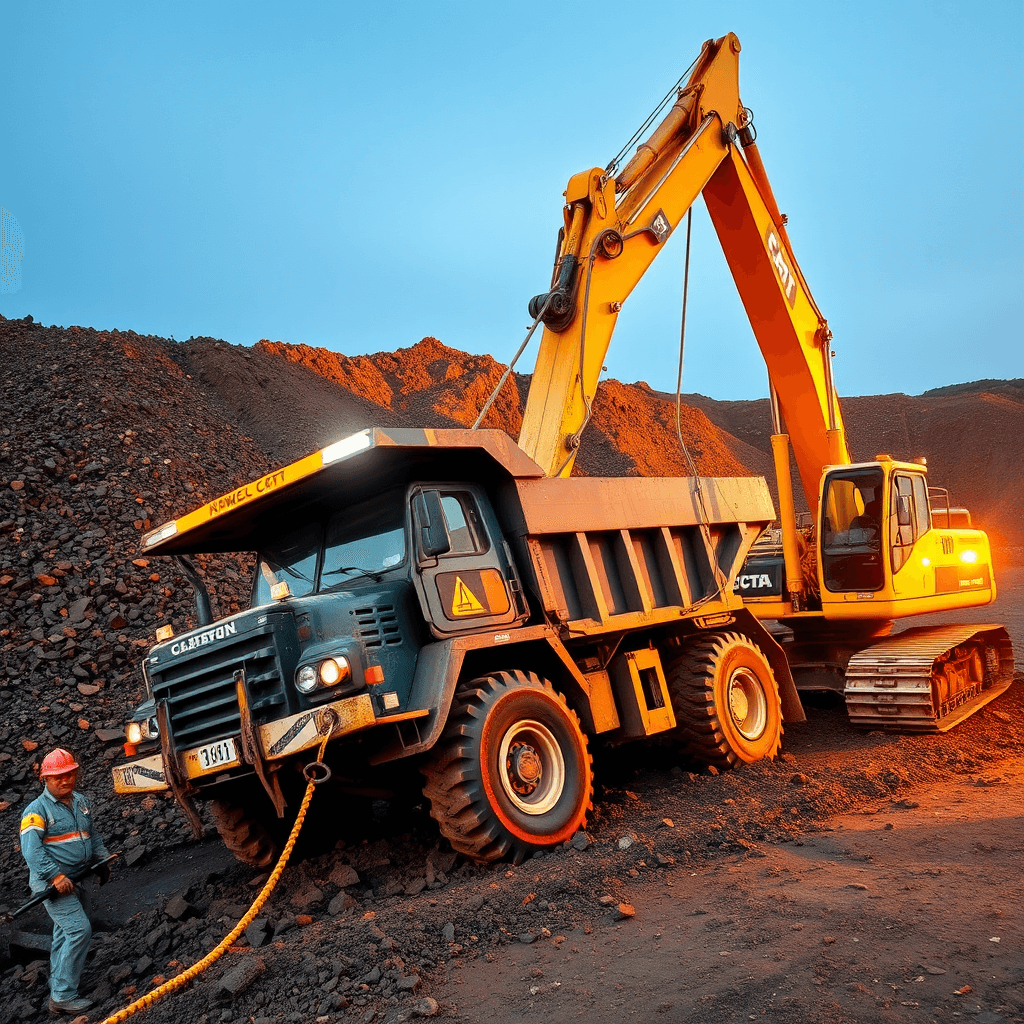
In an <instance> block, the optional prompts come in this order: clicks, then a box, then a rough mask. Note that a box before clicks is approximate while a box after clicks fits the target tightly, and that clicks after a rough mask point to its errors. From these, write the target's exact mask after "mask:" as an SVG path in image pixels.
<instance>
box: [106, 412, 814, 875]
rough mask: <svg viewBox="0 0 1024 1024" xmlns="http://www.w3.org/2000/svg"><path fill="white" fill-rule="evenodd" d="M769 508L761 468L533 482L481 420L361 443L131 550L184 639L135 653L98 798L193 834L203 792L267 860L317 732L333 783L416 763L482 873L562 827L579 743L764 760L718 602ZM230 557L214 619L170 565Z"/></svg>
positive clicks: (777, 656) (573, 801) (776, 702)
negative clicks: (246, 577)
mask: <svg viewBox="0 0 1024 1024" xmlns="http://www.w3.org/2000/svg"><path fill="white" fill-rule="evenodd" d="M773 516H774V508H773V505H772V502H771V498H770V495H769V493H768V489H767V487H766V485H765V482H764V480H763V479H761V478H756V477H751V478H737V479H714V478H706V479H704V478H702V479H690V478H679V479H651V478H641V477H635V478H629V479H614V480H612V479H603V478H586V477H581V478H573V479H551V478H549V477H546V476H545V474H544V471H543V470H542V469H541V467H540V466H538V465H537V463H535V462H534V461H533V460H532V459H530V458H529V457H528V456H526V455H525V454H524V453H523V451H522V450H521V449H520V448H519V447H518V446H517V445H516V444H515V443H514V442H513V441H512V439H511V438H510V437H509V436H508V435H507V434H505V433H503V432H501V431H494V430H477V431H470V430H458V429H451V430H415V429H399V430H383V429H380V428H371V429H367V430H364V431H360V432H358V433H356V434H354V435H352V436H351V437H348V438H345V439H343V440H340V441H338V442H337V443H335V444H333V445H330V446H328V447H327V448H324V449H322V450H320V451H318V452H315V453H313V454H312V455H309V456H307V457H306V458H304V459H300V460H299V461H298V462H295V463H292V464H291V465H289V466H286V467H284V468H282V469H280V470H277V471H275V472H273V473H270V474H266V475H264V476H262V477H260V478H258V479H256V480H254V481H252V482H250V483H248V484H246V485H244V486H242V487H238V488H235V489H234V490H232V491H230V492H228V493H227V494H225V495H222V496H221V497H218V498H216V499H214V500H212V501H209V502H207V503H205V504H204V505H203V506H201V507H200V508H198V509H196V510H194V511H193V512H191V513H189V514H188V515H185V516H184V517H182V518H180V519H177V520H175V521H172V522H170V523H167V524H164V525H162V526H159V527H157V528H156V529H154V530H152V531H150V532H149V533H148V534H147V535H146V536H145V537H144V539H143V542H142V548H143V551H144V552H145V553H146V554H147V556H156V555H169V556H175V557H177V558H178V559H179V561H180V564H181V565H182V568H183V570H184V571H185V572H186V574H187V575H188V576H189V578H190V579H192V581H193V584H194V586H195V587H196V597H197V601H196V606H197V614H198V617H199V625H198V626H197V628H194V629H191V630H188V631H185V632H181V633H178V634H177V635H172V629H171V627H170V626H167V627H164V629H163V630H162V632H161V633H160V637H161V639H160V642H158V643H157V644H156V646H155V647H153V649H152V650H151V652H150V653H149V655H148V656H147V657H146V659H145V662H144V665H143V668H144V676H145V684H146V690H147V699H146V700H145V701H144V702H143V703H142V704H141V705H140V706H139V708H138V709H137V711H136V713H135V714H134V716H133V720H132V721H131V722H130V723H129V725H128V727H127V735H128V739H129V743H128V745H127V750H128V751H129V760H128V761H127V762H126V763H124V764H119V765H117V766H116V767H115V768H114V770H113V774H114V784H115V789H116V790H117V792H118V793H122V794H130V793H147V792H157V791H167V790H169V791H170V792H172V793H173V794H174V797H175V798H176V799H177V800H178V802H179V803H180V804H181V806H182V807H183V808H184V809H185V811H186V813H187V814H188V816H189V818H190V820H191V821H192V822H193V823H194V824H195V825H196V826H197V827H198V826H199V816H198V810H197V801H208V802H209V807H210V808H211V811H212V815H213V818H214V820H215V821H216V823H217V827H218V829H219V831H220V834H221V836H222V837H223V839H224V842H225V843H226V845H227V846H228V847H229V848H230V849H231V850H232V851H233V853H234V854H235V855H236V856H237V857H238V858H239V859H241V860H243V861H245V862H247V863H251V864H254V865H259V866H266V865H267V864H269V863H271V861H272V859H273V858H274V856H275V855H276V852H277V845H278V843H279V835H280V829H279V827H278V823H279V822H280V821H285V820H287V817H288V808H289V807H290V808H291V810H292V813H294V809H295V804H296V796H297V794H298V793H299V792H300V790H301V786H302V784H303V783H302V780H303V776H302V769H303V768H304V766H305V765H307V764H308V763H309V761H310V758H311V751H312V750H313V749H314V748H315V747H316V746H317V745H318V744H319V743H320V740H321V738H322V737H323V736H325V735H329V736H330V737H331V741H330V743H329V745H328V747H327V753H326V754H325V761H326V763H327V765H328V767H329V768H330V769H331V770H332V772H333V775H334V776H335V777H336V778H337V779H338V780H348V781H349V782H351V781H352V780H354V779H364V780H365V779H367V778H372V772H373V771H374V770H375V769H378V768H382V767H383V766H386V765H388V764H389V763H393V762H398V761H403V762H405V763H406V764H407V765H408V766H409V770H410V771H416V770H419V771H421V772H422V773H423V775H424V777H425V784H424V786H423V793H424V794H425V796H426V797H427V799H428V800H429V804H430V811H431V814H432V815H433V817H434V818H435V819H436V820H437V822H438V825H439V827H440V830H441V832H442V834H443V835H444V836H445V837H446V838H447V839H448V840H449V842H450V843H451V844H452V846H453V847H454V848H455V849H456V850H458V851H460V852H462V853H465V854H467V855H469V856H471V857H474V858H476V859H479V860H485V861H486V860H494V859H498V858H503V857H512V858H517V857H522V856H524V855H525V854H527V853H528V852H529V851H531V850H534V849H540V848H544V847H549V846H552V845H556V844H559V843H563V842H565V841H567V840H568V839H570V838H572V836H573V835H574V834H575V833H576V832H577V831H578V830H580V829H582V828H583V827H584V825H585V822H586V817H587V813H588V811H589V810H590V808H591V806H592V795H593V770H592V758H591V754H590V752H589V747H588V738H590V737H601V738H602V739H605V740H608V741H610V742H613V743H618V742H626V741H630V740H638V739H643V738H646V737H650V736H654V735H659V734H660V735H664V736H667V737H672V738H673V739H674V740H676V741H677V742H678V743H679V744H680V745H681V747H682V748H684V749H686V750H688V751H690V752H691V753H692V755H693V756H694V757H695V758H697V759H698V760H700V761H702V762H703V763H705V764H715V765H717V766H719V767H721V768H727V767H729V766H731V765H734V764H738V763H741V762H750V761H756V760H759V759H761V758H765V757H768V758H770V757H773V756H774V755H775V754H776V752H777V751H778V749H779V745H780V742H781V737H782V728H783V719H786V720H790V721H800V720H802V719H803V712H802V708H801V705H800V700H799V697H798V695H797V692H796V689H795V688H794V685H793V680H792V677H791V675H790V672H789V669H788V667H787V665H786V659H785V656H784V655H783V653H782V650H781V648H780V647H779V645H778V644H777V643H776V642H775V640H773V639H772V637H771V636H770V635H769V633H768V632H767V631H766V630H765V628H764V627H763V626H762V625H761V624H760V623H759V622H758V621H757V620H756V619H755V618H754V616H753V615H751V613H750V612H749V611H748V610H747V609H746V608H745V607H744V606H743V602H742V600H741V598H740V597H739V596H738V593H737V591H736V590H735V589H734V583H735V580H736V576H737V573H738V572H739V570H740V567H741V566H742V564H743V561H744V559H745V558H746V556H747V554H748V552H749V551H750V548H751V545H752V544H753V543H754V541H755V540H756V538H757V537H758V536H759V535H760V533H761V532H762V530H763V529H764V527H765V526H766V525H767V523H768V522H769V521H770V520H771V519H772V518H773ZM236 551H246V552H249V551H252V552H256V563H255V572H254V577H253V585H252V593H251V601H250V607H249V608H247V609H246V610H245V611H242V612H239V613H238V614H235V615H231V616H228V617H225V618H222V619H219V620H216V621H214V620H213V619H212V617H211V615H210V598H209V595H208V593H207V590H206V587H205V584H204V582H203V580H202V578H201V576H200V575H199V573H198V572H197V570H196V568H195V566H194V564H193V563H192V561H191V559H190V557H189V556H192V555H197V554H204V553H206V554H210V553H217V552H236ZM343 791H344V786H343V785H340V787H339V800H340V801H342V803H341V804H339V809H338V810H337V811H332V812H331V814H332V815H335V816H337V815H339V814H344V813H345V812H344V811H343V810H341V807H343V806H344V804H343V801H344V795H342V794H343ZM321 803H322V805H323V803H324V802H323V801H322V802H321ZM322 813H323V812H322Z"/></svg>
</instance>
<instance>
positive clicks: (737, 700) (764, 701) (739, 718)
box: [727, 668, 768, 740]
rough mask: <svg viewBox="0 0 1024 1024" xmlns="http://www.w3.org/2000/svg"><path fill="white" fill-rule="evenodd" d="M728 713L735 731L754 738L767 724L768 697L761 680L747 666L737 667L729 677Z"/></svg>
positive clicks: (744, 736) (750, 738)
mask: <svg viewBox="0 0 1024 1024" xmlns="http://www.w3.org/2000/svg"><path fill="white" fill-rule="evenodd" d="M727 696H728V701H729V714H730V717H731V718H732V723H733V725H734V726H735V727H736V731H737V732H739V734H740V735H741V736H742V737H743V738H744V739H748V740H756V739H758V738H759V737H760V736H761V734H762V733H763V732H764V730H765V726H766V725H767V724H768V698H767V697H766V696H765V692H764V687H763V686H762V685H761V680H760V679H758V678H757V675H756V674H755V673H754V672H752V671H751V670H750V669H749V668H738V669H736V671H735V672H733V674H732V675H731V676H730V677H729V692H728V695H727Z"/></svg>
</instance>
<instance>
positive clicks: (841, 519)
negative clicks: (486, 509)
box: [519, 33, 1013, 732]
mask: <svg viewBox="0 0 1024 1024" xmlns="http://www.w3.org/2000/svg"><path fill="white" fill-rule="evenodd" d="M739 53H740V42H739V39H738V38H737V37H736V36H735V35H733V34H732V33H730V34H728V35H726V36H723V37H722V38H721V39H717V40H708V41H707V42H706V43H705V44H704V46H703V48H702V50H701V53H700V55H699V57H698V58H697V60H696V61H695V63H694V65H693V67H692V73H691V74H690V76H689V80H688V81H687V82H686V84H685V85H683V86H681V87H679V88H677V89H676V90H674V92H673V95H674V96H675V102H674V104H673V105H672V106H671V108H670V110H669V112H668V113H667V115H666V116H665V117H664V119H663V120H661V122H660V123H659V124H658V125H657V127H656V128H654V130H653V131H652V132H651V134H650V135H649V136H648V138H647V139H646V140H645V141H644V142H642V143H641V144H640V145H639V146H638V148H637V150H636V153H635V155H633V156H632V158H631V159H629V161H628V162H627V163H626V164H625V166H624V167H622V168H621V170H620V169H619V166H618V160H616V161H613V162H612V164H610V165H609V166H608V167H607V168H599V167H595V168H591V169H590V170H586V171H582V172H581V173H579V174H575V175H573V177H572V178H570V179H569V183H568V186H567V187H566V190H565V206H564V211H563V213H564V226H563V228H562V229H561V231H560V232H559V241H558V250H557V256H556V259H555V266H554V271H553V274H552V280H551V286H550V288H549V290H548V291H547V292H545V293H543V294H541V295H537V296H536V297H534V298H533V299H532V300H531V303H530V312H531V315H532V316H534V317H535V318H539V319H540V321H542V322H543V325H544V330H543V334H542V338H541V343H540V351H539V354H538V357H537V363H536V368H535V370H534V374H533V380H532V383H531V385H530V390H529V395H528V398H527V402H526V409H525V413H524V418H523V427H522V432H521V434H520V438H519V444H520V447H522V448H523V449H524V451H525V452H526V453H527V454H528V455H530V456H531V457H532V458H533V459H534V460H535V461H536V462H538V463H539V464H540V465H541V466H542V467H543V468H544V469H545V471H546V472H547V474H548V475H549V476H568V475H569V474H570V473H571V472H572V467H573V462H574V459H575V457H576V453H577V450H578V448H579V445H580V438H581V435H582V432H583V429H584V428H585V426H586V425H587V422H588V421H589V419H590V415H591V404H592V402H593V399H594V396H595V393H596V390H597V386H598V378H599V375H600V372H601V369H602V365H603V363H604V359H605V355H606V353H607V351H608V347H609V345H610V342H611V339H612V333H613V331H614V329H615V325H616V323H617V320H618V316H619V313H620V311H621V310H622V309H623V306H624V304H625V302H626V300H627V299H628V297H629V295H630V293H631V292H632V290H633V288H634V287H635V286H636V284H637V283H638V282H639V281H640V279H641V277H642V276H643V275H644V273H645V272H646V271H647V269H648V268H649V267H650V265H651V264H652V262H653V261H654V260H655V258H656V257H657V256H658V254H659V253H660V252H661V251H662V248H663V247H664V245H665V243H666V241H667V240H668V238H669V236H670V235H671V234H672V232H673V231H674V230H675V229H676V228H677V227H679V226H680V224H681V223H682V222H683V220H684V219H685V217H686V216H687V212H688V211H689V210H690V207H691V206H692V205H693V203H694V202H695V201H696V199H697V197H698V196H699V195H700V196H703V198H704V201H705V203H706V205H707V209H708V212H709V214H710V216H711V221H712V223H713V224H714V227H715V231H716V232H717V234H718V238H719V241H720V242H721V245H722V248H723V250H724V253H725V256H726V259H727V261H728V264H729V268H730V270H731V272H732V275H733V279H734V281H735V283H736V287H737V289H738V291H739V294H740V298H741V299H742V301H743V305H744V308H745V310H746V313H747V317H748V318H749V320H750V325H751V327H752V329H753V331H754V335H755V337H756V339H757V343H758V345H759V347H760V350H761V353H762V355H763V357H764V360H765V363H766V364H767V367H768V375H769V381H770V398H771V410H772V420H773V436H772V451H773V456H774V466H775V475H776V482H777V486H778V496H779V506H780V508H779V520H780V521H779V525H778V526H777V528H776V529H775V530H770V531H768V532H767V533H766V535H765V536H764V537H763V538H762V540H761V542H760V543H759V544H758V545H756V546H755V548H754V549H753V551H752V553H751V555H750V556H749V558H748V559H747V562H746V565H745V566H744V569H743V570H742V571H741V573H740V574H739V575H738V577H737V579H736V581H735V584H734V586H736V587H737V588H738V589H739V592H740V595H741V596H742V597H743V599H744V603H745V604H746V606H747V607H748V608H749V609H750V610H751V611H752V612H753V613H754V615H756V616H757V617H758V618H759V619H763V620H771V621H772V623H773V624H775V625H773V629H774V630H775V632H776V635H777V636H778V638H779V639H780V640H781V642H782V646H783V649H784V650H785V651H786V654H787V657H788V660H789V664H790V668H791V670H792V673H793V677H794V680H795V682H796V684H797V687H798V689H801V690H834V691H838V692H840V693H842V694H843V695H844V696H845V700H846V705H847V708H848V710H849V713H850V717H851V719H852V720H853V722H854V723H855V724H856V725H858V726H860V727H863V728H874V729H879V728H881V729H892V730H898V731H914V732H942V731H945V730H947V729H950V728H952V727H953V726H954V725H956V724H957V723H958V722H960V721H962V720H963V719H964V718H966V717H967V716H968V715H970V714H972V713H973V712H974V711H976V710H977V709H978V708H979V707H981V706H983V705H984V704H986V703H988V701H990V700H992V699H993V698H994V697H996V696H998V695H999V694H1000V693H1001V692H1003V690H1005V689H1006V688H1007V687H1008V686H1009V684H1010V682H1011V681H1012V678H1013V652H1012V646H1011V643H1010V639H1009V635H1008V633H1007V631H1006V629H1005V628H1003V627H1002V626H1000V625H995V624H988V625H975V624H972V625H945V626H927V627H916V628H910V629H906V630H904V631H902V632H899V633H896V634H893V633H892V627H893V624H894V621H895V620H899V619H903V618H905V617H907V616H912V615H920V614H924V613H934V612H945V611H949V610H951V609H957V608H969V607H976V606H981V605H987V604H990V603H991V602H993V601H994V600H995V598H996V584H995V579H994V577H993V573H992V558H991V552H990V548H989V542H988V538H987V537H986V535H985V534H984V533H983V532H982V531H980V530H977V529H971V528H969V523H970V519H969V516H967V517H966V523H967V524H968V526H967V528H960V527H959V526H957V527H956V528H954V527H953V524H954V523H962V522H964V521H965V517H963V516H955V515H954V513H958V512H962V511H963V510H956V509H950V507H949V499H948V494H945V492H944V491H940V489H937V488H935V489H929V487H928V482H927V470H926V467H925V465H924V460H923V459H919V460H917V461H916V462H900V461H896V460H894V459H893V458H891V457H890V456H889V455H878V456H876V457H875V459H873V460H872V461H870V462H857V463H854V462H853V460H852V458H851V455H850V451H849V449H848V447H847V442H846V434H845V430H844V427H843V417H842V412H841V409H840V403H839V398H838V396H837V394H836V388H835V383H834V380H833V375H832V362H831V358H832V352H831V338H832V333H831V331H830V330H829V325H828V321H827V320H826V319H825V317H824V315H823V314H822V312H821V310H820V309H819V308H818V305H817V304H816V302H815V301H814V298H813V296H812V295H811V291H810V288H809V287H808V285H807V282H806V280H805V278H804V275H803V273H802V272H801V270H800V265H799V263H798V262H797V260H796V257H795V256H794V255H793V249H792V245H791V243H790V240H789V236H788V233H787V231H786V218H785V217H784V216H782V215H781V214H780V213H779V209H778V205H777V203H776V201H775V197H774V195H773V192H772V188H771V185H770V184H769V181H768V177H767V175H766V173H765V169H764V165H763V163H762V161H761V157H760V154H759V152H758V148H757V144H756V142H755V138H756V132H755V130H754V125H753V117H752V114H751V111H750V110H749V109H748V108H747V107H745V106H744V105H743V103H742V101H741V99H740V93H739ZM669 101H671V96H670V97H669ZM665 105H666V106H667V103H666V104H665ZM791 457H792V460H793V461H795V464H796V467H797V471H798V475H799V481H800V484H801V485H802V489H803V493H804V496H805V499H806V504H807V507H808V509H809V513H810V514H809V523H808V524H805V525H802V526H801V527H799V528H798V525H797V513H796V499H795V497H794V487H793V480H792V477H791V469H790V466H791ZM940 494H942V495H945V497H944V499H940V497H939V495H940Z"/></svg>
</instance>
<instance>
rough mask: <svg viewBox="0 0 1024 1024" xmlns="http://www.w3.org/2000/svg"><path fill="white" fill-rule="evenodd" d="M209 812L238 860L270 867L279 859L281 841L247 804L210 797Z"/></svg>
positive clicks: (257, 866) (255, 865)
mask: <svg viewBox="0 0 1024 1024" xmlns="http://www.w3.org/2000/svg"><path fill="white" fill-rule="evenodd" d="M210 814H211V816H212V817H213V822H214V824H215V825H216V826H217V831H218V832H219V833H220V837H221V839H222V840H223V841H224V845H225V846H226V847H227V848H228V849H229V850H230V851H231V852H232V853H233V854H234V856H235V859H236V860H239V861H241V862H242V863H243V864H250V865H252V867H254V868H269V867H270V866H271V865H273V864H274V862H275V861H276V860H277V857H278V854H279V853H280V852H281V851H280V849H279V847H278V844H277V843H276V842H275V840H274V839H273V837H272V836H271V835H270V833H269V832H268V831H267V829H266V828H265V827H264V826H263V824H262V823H261V822H260V820H259V819H258V817H257V816H256V815H255V814H253V813H252V811H250V810H249V808H248V807H247V806H246V805H245V804H243V803H234V802H233V801H230V800H211V801H210Z"/></svg>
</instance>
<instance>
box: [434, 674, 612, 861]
mask: <svg viewBox="0 0 1024 1024" xmlns="http://www.w3.org/2000/svg"><path fill="white" fill-rule="evenodd" d="M423 772H424V774H425V775H426V778H427V781H426V785H425V786H424V788H423V793H424V795H425V796H426V797H427V799H428V800H429V801H430V813H431V815H432V816H433V817H434V818H435V819H436V821H437V822H438V824H439V825H440V827H441V833H442V835H444V837H445V838H446V839H447V840H448V841H449V842H450V843H451V844H452V846H453V847H454V848H455V849H456V850H458V851H459V852H460V853H464V854H466V855H467V856H469V857H473V858H475V859H476V860H481V861H493V860H498V859H500V858H502V857H506V856H509V855H511V856H512V857H513V858H514V859H515V860H516V862H518V861H520V860H522V859H523V857H524V856H526V854H527V853H528V852H529V851H530V850H533V849H538V848H543V847H550V846H556V845H557V844H559V843H563V842H565V841H566V840H567V839H570V838H571V837H572V836H573V835H574V833H576V832H577V831H578V830H579V829H581V828H583V826H584V825H585V824H586V817H587V811H589V810H590V808H591V807H592V806H593V804H592V801H593V795H594V779H593V771H592V768H591V757H590V753H589V752H588V750H587V739H586V737H585V736H584V735H583V732H582V730H581V729H580V724H579V719H578V718H577V717H576V714H575V713H574V712H573V711H572V710H570V708H569V707H568V706H567V705H566V703H565V699H564V698H563V697H562V696H561V694H559V693H556V692H555V690H554V689H553V688H552V686H551V684H550V683H549V682H547V681H546V680H544V679H541V678H539V677H538V676H536V675H534V674H533V673H532V672H521V671H513V672H496V673H494V674H493V675H489V676H484V677H482V678H480V679H474V680H472V681H470V682H467V683H463V684H460V686H459V688H458V689H457V690H456V692H455V700H454V701H453V703H452V709H451V712H450V714H449V716H448V723H447V725H446V726H445V731H444V733H443V734H442V735H441V739H440V740H438V742H437V745H436V746H435V747H434V749H433V751H432V752H431V759H430V761H429V762H428V764H427V765H426V767H425V768H424V769H423Z"/></svg>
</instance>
